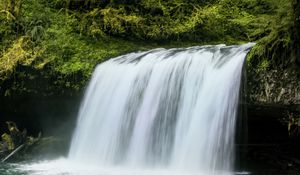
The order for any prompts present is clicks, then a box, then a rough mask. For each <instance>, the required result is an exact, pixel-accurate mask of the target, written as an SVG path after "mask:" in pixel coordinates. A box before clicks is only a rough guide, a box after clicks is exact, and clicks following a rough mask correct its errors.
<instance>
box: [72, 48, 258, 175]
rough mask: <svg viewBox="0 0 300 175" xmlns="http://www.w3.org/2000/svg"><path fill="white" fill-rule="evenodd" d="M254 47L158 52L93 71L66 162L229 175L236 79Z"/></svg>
mask: <svg viewBox="0 0 300 175" xmlns="http://www.w3.org/2000/svg"><path fill="white" fill-rule="evenodd" d="M252 46H253V44H245V45H241V46H225V45H217V46H202V47H190V48H185V49H169V50H166V49H155V50H151V51H147V52H138V53H131V54H127V55H123V56H120V57H116V58H114V59H110V60H109V61H106V62H104V63H102V64H100V65H98V66H97V67H96V69H95V71H94V73H93V76H92V79H91V81H90V83H89V85H88V88H87V90H86V93H85V97H84V100H83V102H82V104H81V108H80V112H79V117H78V121H77V127H76V130H75V133H74V136H73V140H72V143H71V148H70V152H69V159H70V160H72V161H78V162H86V163H91V164H97V165H99V166H124V167H147V168H155V167H159V168H166V169H172V170H176V169H178V170H196V171H202V172H210V173H213V172H217V171H222V172H223V171H224V172H231V171H232V168H233V167H232V166H233V161H234V135H235V133H234V132H235V122H236V113H237V105H238V99H239V97H238V96H239V88H240V81H241V72H242V67H243V63H244V59H245V57H246V55H247V52H248V51H249V49H250V48H251V47H252Z"/></svg>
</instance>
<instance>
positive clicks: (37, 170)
mask: <svg viewBox="0 0 300 175" xmlns="http://www.w3.org/2000/svg"><path fill="white" fill-rule="evenodd" d="M233 174H235V175H246V174H250V173H248V172H235V173H232V172H215V173H214V175H233ZM0 175H211V173H208V172H199V171H186V170H169V169H159V168H156V169H150V168H148V169H147V168H143V169H135V168H128V167H126V168H124V167H111V168H110V167H99V166H95V165H90V164H82V163H80V164H79V163H74V162H70V161H68V160H66V159H64V158H61V159H57V160H53V161H40V162H34V163H19V164H0Z"/></svg>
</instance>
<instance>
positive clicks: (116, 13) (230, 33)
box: [0, 0, 299, 95]
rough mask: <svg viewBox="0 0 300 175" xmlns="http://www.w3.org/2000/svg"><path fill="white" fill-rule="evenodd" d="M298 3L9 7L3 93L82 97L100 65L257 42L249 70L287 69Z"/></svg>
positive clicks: (292, 57) (147, 0) (1, 13)
mask: <svg viewBox="0 0 300 175" xmlns="http://www.w3.org/2000/svg"><path fill="white" fill-rule="evenodd" d="M291 1H292V0H202V1H198V0H191V1H184V0H166V1H161V0H158V1H157V0H85V1H75V0H53V1H47V0H2V1H1V2H0V85H1V86H0V87H1V88H0V93H1V94H2V95H12V94H18V93H24V92H30V93H37V92H38V90H37V89H38V88H37V87H40V90H41V91H45V95H47V94H49V93H53V92H54V91H56V89H70V90H74V89H75V90H76V89H77V90H79V89H81V88H82V87H84V85H85V83H86V81H87V79H88V78H89V77H90V74H91V72H92V70H93V68H94V67H95V65H96V64H98V63H100V62H102V61H105V60H106V59H108V58H111V57H114V56H117V55H120V54H124V53H127V52H132V51H137V50H146V49H151V48H154V47H175V46H190V45H203V44H215V43H226V44H240V43H245V42H256V43H257V45H256V46H255V47H254V49H253V50H252V52H251V54H250V58H249V59H248V60H249V65H251V66H252V67H254V68H255V69H257V70H267V69H269V68H272V67H286V66H289V65H291V64H294V63H295V62H296V55H297V53H296V52H295V50H297V49H295V48H297V47H296V45H297V42H295V39H293V38H295V36H294V33H296V32H293V31H297V30H296V29H295V21H297V20H299V17H298V18H297V17H295V14H297V13H298V14H299V12H297V8H295V7H296V6H297V5H295V4H293V3H292V2H291ZM298 10H299V9H298ZM297 36H299V34H298V35H297ZM32 82H40V83H37V84H34V83H32ZM42 84H44V85H42ZM45 88H46V90H45ZM57 91H59V90H57ZM57 93H61V91H59V92H57Z"/></svg>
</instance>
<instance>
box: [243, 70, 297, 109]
mask: <svg viewBox="0 0 300 175" xmlns="http://www.w3.org/2000/svg"><path fill="white" fill-rule="evenodd" d="M247 91H248V92H247V102H248V103H250V104H274V105H297V104H298V105H300V67H296V68H293V69H285V70H280V69H273V70H266V71H260V72H259V73H257V72H255V70H248V75H247Z"/></svg>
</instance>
